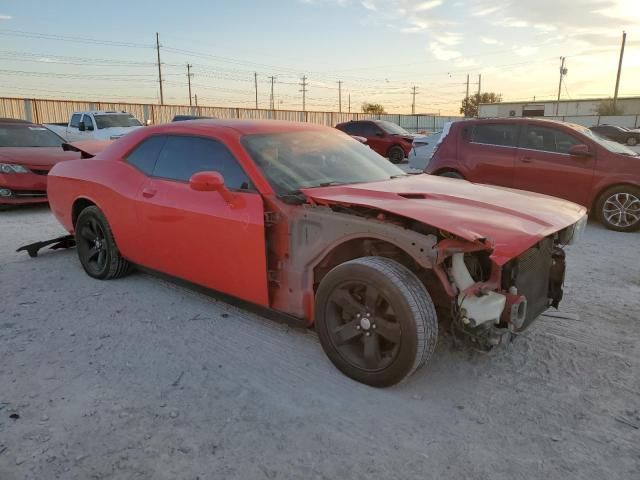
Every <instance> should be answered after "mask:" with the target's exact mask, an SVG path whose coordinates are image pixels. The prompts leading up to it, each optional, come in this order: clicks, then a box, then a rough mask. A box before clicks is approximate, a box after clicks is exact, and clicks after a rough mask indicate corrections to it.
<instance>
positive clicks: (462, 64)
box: [455, 58, 478, 68]
mask: <svg viewBox="0 0 640 480" xmlns="http://www.w3.org/2000/svg"><path fill="white" fill-rule="evenodd" d="M455 65H456V67H457V68H466V67H474V66H476V65H478V62H476V61H475V60H473V59H471V58H462V59H459V60H456V63H455Z"/></svg>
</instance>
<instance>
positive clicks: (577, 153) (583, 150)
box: [569, 144, 593, 157]
mask: <svg viewBox="0 0 640 480" xmlns="http://www.w3.org/2000/svg"><path fill="white" fill-rule="evenodd" d="M569 155H571V156H572V157H591V156H593V154H592V153H591V152H590V151H589V147H588V146H586V145H582V144H580V145H574V146H572V147H570V148H569Z"/></svg>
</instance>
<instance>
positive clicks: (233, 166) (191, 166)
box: [153, 136, 250, 190]
mask: <svg viewBox="0 0 640 480" xmlns="http://www.w3.org/2000/svg"><path fill="white" fill-rule="evenodd" d="M211 170H213V171H216V172H220V173H221V174H222V176H223V177H224V183H225V185H226V186H227V188H229V189H231V190H249V189H250V181H249V178H248V177H247V175H246V174H245V173H244V171H243V170H242V167H240V165H239V164H238V162H237V161H236V159H235V158H234V157H233V155H232V154H231V152H229V150H228V149H227V147H225V146H224V145H223V144H222V143H220V142H218V141H216V140H212V139H208V138H200V137H187V136H168V137H167V141H166V143H165V144H164V147H163V148H162V151H161V152H160V156H159V157H158V161H157V162H156V166H155V168H154V170H153V176H155V177H161V178H166V179H169V180H178V181H182V182H188V181H189V179H190V178H191V176H192V175H193V174H194V173H197V172H203V171H211Z"/></svg>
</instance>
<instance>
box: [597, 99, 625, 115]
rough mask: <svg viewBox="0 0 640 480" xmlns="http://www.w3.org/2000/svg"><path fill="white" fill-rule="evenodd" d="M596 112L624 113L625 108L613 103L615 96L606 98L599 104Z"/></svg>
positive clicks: (602, 113) (606, 113)
mask: <svg viewBox="0 0 640 480" xmlns="http://www.w3.org/2000/svg"><path fill="white" fill-rule="evenodd" d="M596 113H597V114H598V115H623V114H624V110H623V109H622V107H620V105H614V104H613V98H606V99H604V100H602V101H601V102H600V103H599V104H598V106H597V107H596Z"/></svg>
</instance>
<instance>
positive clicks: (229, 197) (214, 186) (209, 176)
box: [189, 172, 234, 203]
mask: <svg viewBox="0 0 640 480" xmlns="http://www.w3.org/2000/svg"><path fill="white" fill-rule="evenodd" d="M189 185H190V186H191V188H192V189H193V190H196V191H198V192H218V193H219V194H220V196H221V197H222V198H223V199H224V201H225V202H227V203H232V202H233V197H234V195H233V193H232V192H231V191H229V189H228V188H227V187H226V186H225V185H224V177H223V176H222V175H221V174H220V173H218V172H197V173H194V174H193V175H192V176H191V178H190V179H189Z"/></svg>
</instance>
